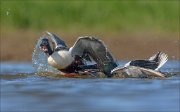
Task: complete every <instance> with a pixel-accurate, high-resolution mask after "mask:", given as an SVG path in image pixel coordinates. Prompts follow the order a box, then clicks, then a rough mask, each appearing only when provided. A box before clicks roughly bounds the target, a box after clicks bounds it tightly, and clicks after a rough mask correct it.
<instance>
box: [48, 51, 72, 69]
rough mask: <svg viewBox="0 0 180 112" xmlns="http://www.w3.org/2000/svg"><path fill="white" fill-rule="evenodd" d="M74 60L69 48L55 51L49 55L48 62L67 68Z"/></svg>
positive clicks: (56, 66)
mask: <svg viewBox="0 0 180 112" xmlns="http://www.w3.org/2000/svg"><path fill="white" fill-rule="evenodd" d="M73 61H74V58H73V57H72V56H71V53H70V52H69V51H67V50H61V51H59V52H54V53H53V54H52V55H50V56H49V57H48V64H50V65H51V66H53V67H55V68H57V69H63V68H66V67H67V66H68V65H70V64H71V63H72V62H73Z"/></svg>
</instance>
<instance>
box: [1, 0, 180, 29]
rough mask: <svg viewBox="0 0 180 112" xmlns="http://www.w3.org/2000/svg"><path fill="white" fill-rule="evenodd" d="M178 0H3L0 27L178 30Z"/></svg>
mask: <svg viewBox="0 0 180 112" xmlns="http://www.w3.org/2000/svg"><path fill="white" fill-rule="evenodd" d="M178 21H179V1H178V0H153V1H148V0H147V1H146V0H136V1H135V0H134V1H133V0H129V1H128V0H127V1H125V0H124V1H123V0H120V1H116V0H114V1H111V2H110V1H106V0H102V1H97V0H93V1H83V0H74V1H73V0H72V1H65V0H64V1H63V0H62V1H56V0H54V1H53V0H52V1H46V0H45V1H43V0H37V1H36V0H27V1H21V0H1V25H2V26H6V27H10V28H15V29H33V30H43V29H51V28H53V29H59V30H61V31H89V32H91V31H96V32H99V31H109V32H121V31H139V30H145V31H149V30H153V31H165V32H166V31H175V32H177V31H178V24H179V22H178Z"/></svg>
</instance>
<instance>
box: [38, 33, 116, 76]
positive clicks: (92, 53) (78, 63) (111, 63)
mask: <svg viewBox="0 0 180 112" xmlns="http://www.w3.org/2000/svg"><path fill="white" fill-rule="evenodd" d="M40 49H41V50H42V51H43V52H44V53H45V54H46V56H47V62H48V64H49V65H51V66H52V67H54V68H56V69H58V70H60V71H62V72H65V73H72V72H77V71H80V70H83V69H85V68H86V69H99V70H100V71H101V72H103V73H104V74H106V75H107V76H108V77H110V76H111V70H112V69H113V68H115V67H117V63H116V60H115V58H114V57H113V56H112V55H111V53H110V51H109V50H108V48H107V47H106V45H105V44H104V42H103V41H102V40H100V39H98V38H97V37H95V36H82V37H79V38H78V39H77V40H76V42H75V43H74V45H73V46H72V47H68V46H67V45H66V43H65V42H64V41H63V40H62V39H61V38H60V37H58V36H57V35H56V34H54V33H50V32H46V33H45V34H44V35H43V36H42V38H41V42H40ZM87 61H93V62H95V63H96V64H94V65H88V64H87V63H86V62H87Z"/></svg>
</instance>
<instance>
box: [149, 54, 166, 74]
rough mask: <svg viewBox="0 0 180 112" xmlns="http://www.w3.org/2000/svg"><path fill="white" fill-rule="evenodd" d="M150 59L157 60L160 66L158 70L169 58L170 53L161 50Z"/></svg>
mask: <svg viewBox="0 0 180 112" xmlns="http://www.w3.org/2000/svg"><path fill="white" fill-rule="evenodd" d="M149 60H150V61H155V62H157V63H158V66H157V68H156V69H155V70H158V69H159V68H161V67H162V66H163V65H164V64H165V63H166V62H167V60H168V55H167V54H166V53H163V52H161V51H159V52H158V53H157V54H154V55H153V56H151V57H150V58H149Z"/></svg>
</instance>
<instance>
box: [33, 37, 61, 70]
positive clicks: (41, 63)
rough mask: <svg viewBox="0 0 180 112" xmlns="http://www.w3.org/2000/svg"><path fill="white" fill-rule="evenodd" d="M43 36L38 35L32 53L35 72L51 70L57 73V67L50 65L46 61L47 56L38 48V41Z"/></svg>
mask: <svg viewBox="0 0 180 112" xmlns="http://www.w3.org/2000/svg"><path fill="white" fill-rule="evenodd" d="M43 38H44V37H40V38H39V39H38V41H37V43H36V45H35V48H34V51H33V53H32V65H33V67H34V69H35V70H36V71H37V72H53V73H59V72H60V71H58V70H57V69H55V68H53V67H52V66H50V65H49V64H48V62H47V56H46V55H45V54H44V52H43V51H42V50H40V47H39V46H40V42H41V41H42V39H43Z"/></svg>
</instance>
